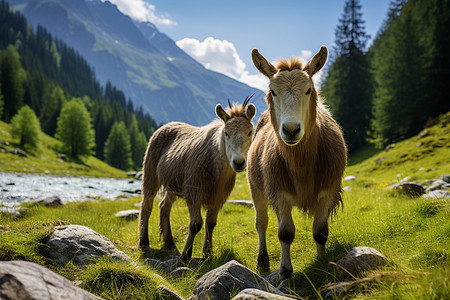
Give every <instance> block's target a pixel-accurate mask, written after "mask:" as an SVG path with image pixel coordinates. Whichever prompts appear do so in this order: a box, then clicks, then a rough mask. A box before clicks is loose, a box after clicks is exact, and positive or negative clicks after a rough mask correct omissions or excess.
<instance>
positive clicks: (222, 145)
mask: <svg viewBox="0 0 450 300" xmlns="http://www.w3.org/2000/svg"><path fill="white" fill-rule="evenodd" d="M252 96H253V95H252ZM252 96H250V97H247V98H246V99H245V101H244V103H243V104H242V105H237V104H234V105H233V106H231V104H230V108H229V110H228V111H225V110H224V109H223V108H222V106H221V105H220V104H218V105H217V106H216V114H217V116H218V117H219V118H220V119H221V120H219V119H216V120H215V121H213V122H211V123H210V124H208V125H205V126H203V127H195V126H191V125H188V124H186V123H181V122H171V123H168V124H166V125H164V126H162V127H161V128H159V129H158V130H157V131H155V133H154V134H153V136H152V137H151V139H150V142H149V144H148V147H147V151H146V153H145V157H144V163H143V171H144V174H143V179H142V180H143V182H142V193H143V199H142V204H141V212H140V215H139V247H140V248H148V247H149V239H148V219H149V217H150V214H151V212H152V208H153V199H154V198H155V195H156V193H157V192H158V190H159V188H160V187H161V186H162V187H163V188H164V194H165V195H164V197H163V200H162V201H161V202H160V203H159V210H160V212H159V229H160V233H161V234H162V236H163V240H164V245H165V247H168V248H171V247H175V242H174V239H173V236H172V231H171V228H170V211H171V208H172V204H173V203H174V202H175V200H176V197H177V196H178V197H181V198H183V199H184V200H185V201H186V204H187V206H188V210H189V216H190V224H189V235H188V238H187V240H186V244H185V246H184V249H183V252H182V254H181V258H182V259H183V260H185V261H187V260H189V259H190V258H191V257H192V246H193V243H194V238H195V235H196V234H197V233H198V232H199V231H200V229H201V227H202V225H203V220H202V216H201V208H202V207H204V208H206V211H207V213H206V233H205V240H204V243H203V255H204V256H205V257H207V256H209V255H210V254H211V251H212V233H213V230H214V227H215V226H216V221H217V215H218V213H219V211H220V209H221V208H222V206H223V204H224V203H225V201H226V200H227V198H228V196H229V195H230V193H231V190H232V189H233V187H234V183H235V179H236V172H240V171H243V170H244V169H245V167H246V158H247V151H248V149H249V147H250V144H251V140H252V134H253V124H252V118H253V117H254V115H255V112H256V108H255V106H254V105H253V104H251V103H250V104H249V105H248V106H247V103H248V102H249V101H250V99H251V97H252ZM246 106H247V107H246Z"/></svg>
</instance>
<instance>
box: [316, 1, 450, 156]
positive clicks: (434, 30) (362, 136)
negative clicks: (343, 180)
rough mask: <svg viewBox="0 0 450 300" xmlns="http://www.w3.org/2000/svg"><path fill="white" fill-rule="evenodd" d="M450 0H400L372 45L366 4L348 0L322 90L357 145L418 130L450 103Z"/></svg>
mask: <svg viewBox="0 0 450 300" xmlns="http://www.w3.org/2000/svg"><path fill="white" fill-rule="evenodd" d="M449 2H450V1H448V0H409V1H407V0H393V1H391V3H390V5H389V10H388V14H387V17H386V19H385V21H384V23H383V25H382V27H381V28H380V30H379V32H378V33H377V35H376V37H375V38H374V41H373V44H372V45H371V46H370V47H369V48H367V41H368V40H369V38H370V37H369V36H368V35H367V33H366V32H365V27H364V20H363V17H362V13H361V4H360V3H359V1H358V0H348V1H346V3H345V7H344V11H343V13H342V15H341V18H340V19H339V23H338V25H337V27H336V31H335V44H334V47H333V50H332V56H331V61H332V63H331V65H330V66H329V67H328V69H327V75H326V78H325V80H324V82H323V86H322V94H323V95H324V96H325V99H326V102H327V104H328V105H329V106H330V109H331V111H332V112H333V115H334V116H335V118H336V119H337V121H338V122H339V124H340V125H341V126H342V127H343V130H344V135H345V138H346V141H347V143H348V146H349V150H350V151H354V150H356V149H358V148H360V147H361V146H364V145H366V144H368V143H374V144H376V145H377V146H378V147H383V146H385V145H387V144H389V143H392V142H393V141H396V140H399V139H403V138H406V137H409V136H412V135H414V134H417V133H418V132H419V131H420V130H421V129H423V128H424V127H425V126H427V125H429V124H430V123H431V122H432V121H433V119H435V118H436V117H437V116H439V115H440V114H442V113H445V112H447V111H449V110H450V101H449V100H448V96H447V95H446V91H445V90H444V88H445V85H446V83H447V82H449V79H450V35H449V34H448V32H447V31H448V28H450V9H449V6H450V5H449Z"/></svg>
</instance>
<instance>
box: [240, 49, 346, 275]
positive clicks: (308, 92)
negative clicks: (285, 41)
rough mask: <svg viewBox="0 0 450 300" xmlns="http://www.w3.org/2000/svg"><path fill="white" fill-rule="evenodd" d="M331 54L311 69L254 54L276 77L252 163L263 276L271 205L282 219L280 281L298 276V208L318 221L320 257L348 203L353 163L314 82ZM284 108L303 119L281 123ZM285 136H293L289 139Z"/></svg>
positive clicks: (266, 265) (322, 55) (316, 232)
mask: <svg viewBox="0 0 450 300" xmlns="http://www.w3.org/2000/svg"><path fill="white" fill-rule="evenodd" d="M326 56H327V49H326V47H322V48H321V50H320V51H319V52H318V53H317V54H316V55H315V56H314V57H313V58H312V59H311V60H310V61H309V62H308V63H307V64H306V65H305V66H303V65H302V63H301V62H300V61H299V60H297V59H291V60H290V61H288V60H281V61H280V63H279V64H278V65H277V66H276V67H275V66H273V65H272V64H271V63H270V62H268V61H267V60H266V59H265V58H264V57H263V56H262V55H261V54H259V52H258V51H257V50H256V49H254V50H253V51H252V58H253V62H254V64H255V66H256V67H257V68H258V70H259V71H260V72H261V73H263V74H264V75H266V76H267V77H268V78H269V79H270V85H269V88H270V92H269V93H268V94H267V95H266V102H267V104H268V106H269V108H268V109H267V110H266V111H265V112H264V113H263V114H262V115H261V117H260V119H259V121H258V124H257V125H256V130H255V134H254V140H253V142H252V145H251V146H250V149H249V153H248V165H247V167H248V171H247V176H248V182H249V185H250V190H251V195H252V200H253V202H254V204H255V209H256V228H257V231H258V237H259V253H258V259H257V264H258V267H259V268H260V269H261V270H262V271H263V272H268V271H269V256H268V253H267V248H266V229H267V224H268V216H267V207H268V205H270V206H272V207H273V209H274V211H275V213H276V215H277V218H278V238H279V240H280V244H281V262H280V269H279V270H278V279H279V280H283V279H285V278H288V277H290V276H292V272H293V269H292V264H291V259H290V246H291V243H292V241H293V239H294V234H295V226H294V223H293V220H292V216H291V210H292V207H294V206H296V207H298V208H300V209H301V210H303V211H305V212H308V213H309V214H310V215H312V216H313V217H314V223H313V237H314V240H315V242H316V247H317V254H318V256H320V255H321V254H323V252H324V251H325V243H326V241H327V237H328V218H329V216H330V214H332V213H333V212H334V211H335V210H336V208H337V207H338V206H339V204H340V203H341V202H342V200H341V191H342V185H341V180H342V175H343V172H344V169H345V165H346V161H347V153H346V146H345V142H344V138H343V135H342V131H341V129H340V127H339V125H338V124H337V123H336V121H335V120H333V118H332V117H331V115H330V113H329V112H328V110H327V108H326V107H325V106H324V105H323V104H322V100H321V99H320V97H319V96H318V93H317V91H316V89H315V88H314V84H313V82H312V80H311V77H312V75H314V74H315V73H316V72H317V71H319V70H320V69H321V68H322V66H323V64H324V63H325V60H326ZM283 102H289V103H288V104H286V103H283ZM283 105H292V107H296V108H298V111H299V113H298V116H300V117H299V120H300V121H299V122H297V123H295V122H294V121H293V118H292V117H291V115H293V114H292V113H291V112H289V110H288V109H285V110H284V111H285V112H287V113H285V114H290V119H288V121H289V122H290V123H289V122H288V121H286V122H284V121H283V120H278V119H277V117H280V116H283V112H280V111H279V110H280V108H281V107H283ZM302 113H303V115H302ZM282 121H283V122H284V123H283V125H282V124H281V122H282ZM292 124H294V125H295V126H294V125H292ZM283 131H285V132H283ZM301 132H304V133H303V134H302V133H301ZM283 134H284V135H285V136H287V137H291V138H288V139H286V138H283V137H282V135H283ZM291 140H292V141H291Z"/></svg>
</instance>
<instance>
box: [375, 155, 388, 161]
mask: <svg viewBox="0 0 450 300" xmlns="http://www.w3.org/2000/svg"><path fill="white" fill-rule="evenodd" d="M386 159H387V157H386V156H382V157H379V158H377V159H375V162H376V163H380V162H383V161H385V160H386Z"/></svg>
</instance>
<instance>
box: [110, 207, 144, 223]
mask: <svg viewBox="0 0 450 300" xmlns="http://www.w3.org/2000/svg"><path fill="white" fill-rule="evenodd" d="M115 216H116V217H118V218H123V219H125V220H127V221H131V220H135V219H137V218H138V217H139V210H137V209H128V210H121V211H119V212H117V213H116V214H115Z"/></svg>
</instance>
